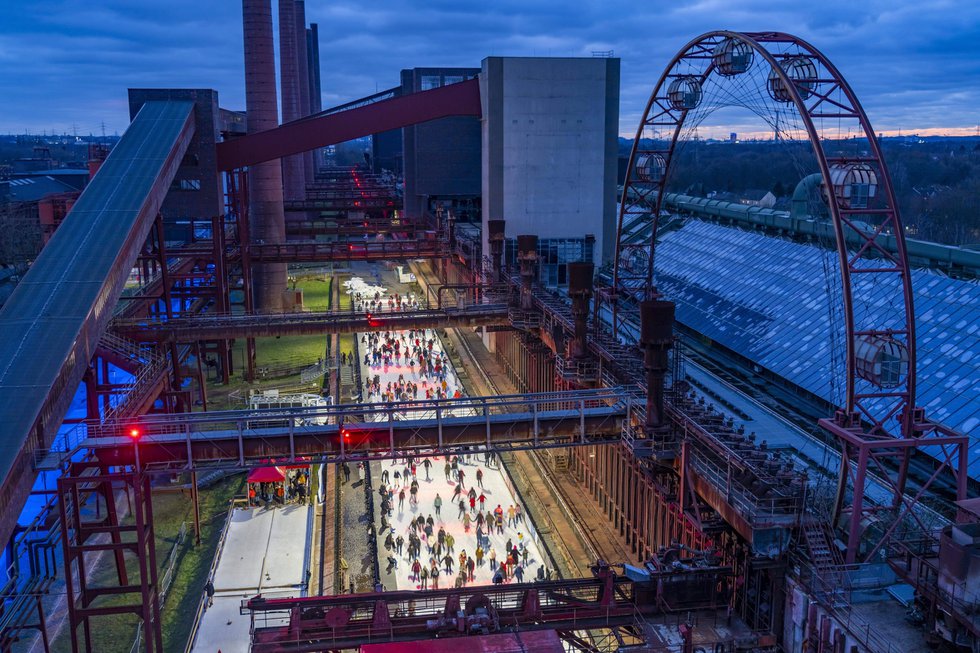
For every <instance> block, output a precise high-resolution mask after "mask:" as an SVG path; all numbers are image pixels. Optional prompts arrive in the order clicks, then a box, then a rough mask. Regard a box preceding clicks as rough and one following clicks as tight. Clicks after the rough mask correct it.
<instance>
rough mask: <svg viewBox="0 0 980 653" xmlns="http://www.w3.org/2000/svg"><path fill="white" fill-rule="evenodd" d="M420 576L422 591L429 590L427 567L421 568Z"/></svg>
mask: <svg viewBox="0 0 980 653" xmlns="http://www.w3.org/2000/svg"><path fill="white" fill-rule="evenodd" d="M420 574H421V578H422V589H424V590H426V589H429V587H428V585H429V569H428V568H427V567H422V571H421V572H420Z"/></svg>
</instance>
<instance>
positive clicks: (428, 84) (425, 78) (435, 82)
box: [422, 75, 440, 91]
mask: <svg viewBox="0 0 980 653" xmlns="http://www.w3.org/2000/svg"><path fill="white" fill-rule="evenodd" d="M439 82H440V79H439V75H422V90H423V91H429V90H431V89H434V88H439V86H440V83H439Z"/></svg>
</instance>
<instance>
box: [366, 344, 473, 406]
mask: <svg viewBox="0 0 980 653" xmlns="http://www.w3.org/2000/svg"><path fill="white" fill-rule="evenodd" d="M435 344H436V335H435V333H434V332H433V331H431V330H430V329H412V330H409V331H385V332H383V333H381V332H378V333H365V334H362V335H361V347H362V350H363V351H364V365H365V367H367V368H368V369H369V370H370V373H369V374H367V375H366V377H367V378H366V379H365V381H364V388H363V390H364V394H363V397H364V400H365V401H368V402H379V403H391V402H394V401H416V400H420V399H446V398H449V397H454V398H456V397H460V396H461V392H460V390H459V388H458V387H453V386H454V385H455V384H454V383H452V378H451V377H450V374H449V372H450V369H451V368H450V365H449V358H448V356H447V355H446V353H445V352H443V351H442V350H441V348H439V347H435ZM405 366H407V367H408V371H407V374H406V373H405V372H400V373H399V374H398V377H397V379H392V380H389V381H387V382H384V381H383V379H382V374H384V375H388V374H389V372H390V371H391V370H390V368H392V367H405Z"/></svg>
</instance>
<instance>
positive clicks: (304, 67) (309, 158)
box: [296, 0, 313, 189]
mask: <svg viewBox="0 0 980 653" xmlns="http://www.w3.org/2000/svg"><path fill="white" fill-rule="evenodd" d="M296 63H297V72H298V73H299V75H298V76H297V80H296V86H297V88H299V117H300V118H303V117H305V116H308V115H310V113H311V111H310V66H309V62H308V61H307V53H306V2H305V0H296ZM302 156H303V179H304V181H305V183H304V184H303V188H304V189H305V188H306V184H308V183H310V182H312V181H313V152H312V151H310V152H304V153H303V155H302Z"/></svg>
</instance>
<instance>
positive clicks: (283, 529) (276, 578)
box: [192, 504, 310, 653]
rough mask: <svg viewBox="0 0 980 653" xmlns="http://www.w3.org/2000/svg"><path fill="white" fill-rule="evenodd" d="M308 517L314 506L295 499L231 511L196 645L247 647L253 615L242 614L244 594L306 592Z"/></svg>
mask: <svg viewBox="0 0 980 653" xmlns="http://www.w3.org/2000/svg"><path fill="white" fill-rule="evenodd" d="M309 517H310V507H309V506H307V505H296V504H288V505H286V506H285V507H279V508H249V509H244V510H235V511H234V512H233V513H232V517H231V524H229V525H228V533H227V535H226V537H225V541H224V544H223V545H222V547H221V550H220V551H219V553H218V555H219V558H218V566H217V569H215V573H214V579H213V582H214V589H215V594H214V605H212V606H211V607H209V608H207V610H206V611H205V612H204V614H203V615H202V616H201V623H200V626H199V627H198V631H197V636H196V637H195V639H194V647H193V649H192V651H197V652H199V653H213V652H214V651H219V650H220V651H221V652H222V653H236V652H238V651H241V653H247V651H248V649H249V641H250V637H249V628H250V626H251V618H250V617H249V616H242V615H241V614H239V607H240V605H241V602H242V600H243V599H247V598H250V597H253V596H255V595H256V594H259V593H260V592H261V593H262V595H263V596H267V597H270V596H275V597H288V596H301V595H302V594H303V592H304V590H305V586H306V565H307V555H308V551H307V546H308V545H309V542H310V538H309V531H308V529H309ZM267 625H272V624H267Z"/></svg>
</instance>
